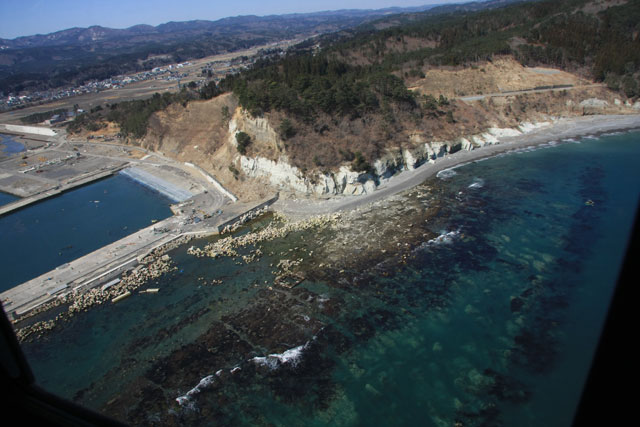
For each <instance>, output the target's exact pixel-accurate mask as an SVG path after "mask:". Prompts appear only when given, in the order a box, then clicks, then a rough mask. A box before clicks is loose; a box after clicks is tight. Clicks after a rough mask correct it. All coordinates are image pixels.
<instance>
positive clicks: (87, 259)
mask: <svg viewBox="0 0 640 427" xmlns="http://www.w3.org/2000/svg"><path fill="white" fill-rule="evenodd" d="M207 196H208V194H200V195H197V196H194V197H193V198H192V199H189V200H187V201H186V202H184V203H181V204H179V205H175V206H174V212H175V213H176V215H174V216H173V217H170V218H167V219H165V220H163V221H160V222H157V223H156V224H153V225H151V226H149V227H146V228H144V229H142V230H140V231H138V232H136V233H133V234H130V235H129V236H127V237H125V238H123V239H120V240H118V241H117V242H114V243H111V244H110V245H107V246H104V247H102V248H100V249H98V250H96V251H94V252H92V253H90V254H87V255H85V256H83V257H80V258H78V259H76V260H74V261H72V262H70V263H67V264H64V265H61V266H59V267H58V268H56V269H55V270H52V271H50V272H48V273H46V274H43V275H41V276H39V277H36V278H34V279H32V280H29V281H27V282H25V283H23V284H21V285H18V286H16V287H14V288H11V289H9V290H7V291H5V292H2V293H0V299H1V300H2V305H3V307H4V310H5V312H6V313H7V316H8V317H9V319H15V318H16V317H18V316H21V315H23V314H25V313H27V312H29V311H30V310H33V309H35V308H37V307H39V306H40V305H42V304H44V303H46V302H49V301H51V300H53V299H55V298H57V297H58V296H60V295H63V294H66V293H68V292H71V291H74V290H77V291H83V290H88V289H91V288H94V287H96V286H100V285H102V284H104V283H107V282H109V281H111V280H113V279H114V278H116V277H118V276H119V275H121V274H122V273H123V272H125V271H127V270H131V269H133V268H135V267H136V266H137V265H138V264H139V262H140V260H141V259H142V258H144V257H145V256H146V255H147V254H148V253H149V252H151V251H152V250H154V249H156V248H158V247H160V246H163V245H166V244H167V243H170V242H172V241H173V240H176V239H178V238H180V237H183V236H188V237H206V236H210V235H214V234H218V232H219V230H221V229H222V228H223V227H225V226H228V225H230V224H233V223H234V222H237V221H241V220H242V219H243V217H246V216H247V215H248V214H251V213H254V212H256V211H257V210H259V209H264V208H267V207H268V206H270V205H271V204H272V203H273V202H275V201H276V200H277V196H275V197H270V198H267V199H265V200H262V201H259V202H256V203H237V204H234V203H229V204H227V205H225V206H223V207H222V209H219V207H218V206H217V205H212V204H211V203H210V202H209V201H208V200H207ZM207 207H208V208H209V210H208V211H206V210H204V209H206V208H207ZM211 208H213V209H215V210H211ZM196 218H197V220H196Z"/></svg>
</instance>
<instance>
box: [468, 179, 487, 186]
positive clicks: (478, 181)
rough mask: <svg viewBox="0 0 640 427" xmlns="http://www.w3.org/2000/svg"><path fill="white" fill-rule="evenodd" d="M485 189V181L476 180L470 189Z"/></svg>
mask: <svg viewBox="0 0 640 427" xmlns="http://www.w3.org/2000/svg"><path fill="white" fill-rule="evenodd" d="M482 187H484V179H482V178H474V179H473V182H472V183H471V184H470V185H469V188H482Z"/></svg>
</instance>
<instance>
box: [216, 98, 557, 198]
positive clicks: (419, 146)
mask: <svg viewBox="0 0 640 427" xmlns="http://www.w3.org/2000/svg"><path fill="white" fill-rule="evenodd" d="M547 124H548V123H546V122H543V123H528V122H525V123H521V124H520V126H519V127H518V128H515V129H512V128H506V129H503V128H489V129H488V130H487V131H486V132H484V133H482V134H478V135H470V136H466V137H461V138H458V139H455V140H453V141H429V140H428V139H427V137H425V136H424V135H423V134H422V133H419V132H418V133H415V134H411V135H410V136H409V141H408V143H406V144H403V145H404V146H405V147H404V148H400V147H398V148H395V149H393V148H392V149H388V150H387V152H386V153H385V154H384V155H382V156H381V157H380V158H379V159H377V160H376V161H375V162H374V163H373V166H372V170H371V173H366V172H355V171H352V170H351V169H350V168H349V167H348V166H345V165H343V166H341V167H340V168H339V170H338V171H333V172H325V173H317V172H316V174H315V175H311V174H305V172H303V171H302V170H301V169H299V168H297V167H295V166H293V165H291V163H290V162H289V160H288V157H287V155H286V153H285V152H284V149H283V147H284V143H283V141H282V140H281V139H280V137H279V135H278V133H277V132H276V131H275V130H274V128H273V127H272V126H271V124H270V123H269V121H268V120H267V119H266V118H259V117H258V118H254V117H251V116H249V115H248V114H247V113H246V112H243V111H242V110H241V109H239V108H238V109H237V110H236V112H235V114H234V116H233V118H232V119H231V120H230V122H229V134H228V141H229V143H230V144H232V145H234V146H235V145H236V144H237V143H236V139H235V134H236V133H237V132H239V131H243V132H246V133H247V134H249V135H250V136H251V139H252V141H253V142H252V144H254V146H253V147H254V150H255V151H254V154H253V156H252V157H249V156H244V155H243V156H240V155H238V158H239V160H240V167H241V169H242V171H243V172H244V173H245V174H246V175H247V176H248V177H250V178H266V179H267V180H268V182H269V184H271V185H273V186H275V187H277V188H278V189H281V190H290V191H294V192H297V193H302V194H315V195H319V196H323V195H335V194H344V195H354V196H357V195H360V194H367V193H371V192H373V191H375V189H376V188H377V186H378V185H380V183H383V182H385V181H386V180H388V179H390V178H391V177H392V176H394V175H396V174H398V173H399V172H402V171H405V170H413V169H415V168H417V167H418V166H420V165H421V164H423V163H425V162H434V161H435V160H436V159H438V158H440V157H443V156H446V155H448V154H452V153H455V152H457V151H460V150H474V149H476V148H479V147H483V146H485V145H487V144H496V143H498V142H499V140H500V138H505V137H514V136H519V135H522V134H524V133H528V132H531V131H533V130H536V129H538V128H540V127H542V126H545V125H547ZM255 152H258V153H267V154H265V155H261V154H258V155H256V154H255ZM266 156H268V157H271V158H272V159H273V158H276V159H277V160H271V159H269V158H267V157H266Z"/></svg>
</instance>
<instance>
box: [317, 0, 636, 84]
mask: <svg viewBox="0 0 640 427" xmlns="http://www.w3.org/2000/svg"><path fill="white" fill-rule="evenodd" d="M587 3H589V2H588V1H587V0H564V1H555V0H553V1H551V0H547V1H539V2H527V3H522V4H516V5H511V6H508V7H504V8H499V9H493V10H488V11H481V12H475V13H450V14H446V15H439V16H429V15H427V14H425V16H424V17H423V18H419V17H414V19H413V20H412V21H406V22H405V23H404V24H402V25H399V26H393V27H391V28H387V29H384V30H381V31H374V30H372V28H374V27H375V26H376V25H377V26H383V25H385V24H387V23H388V22H393V20H394V19H395V18H393V17H391V18H386V19H385V20H381V21H377V22H374V23H372V24H369V25H368V26H367V27H366V28H364V29H362V30H361V31H360V32H359V33H356V34H355V35H354V36H353V37H351V38H349V39H348V40H342V41H338V42H334V43H332V45H331V46H330V47H328V52H331V53H333V54H334V55H335V56H336V57H344V56H348V55H349V54H354V53H355V54H357V55H362V56H363V57H364V58H365V59H366V60H367V61H368V62H369V63H371V64H377V65H379V66H380V67H381V68H382V69H383V70H384V71H385V72H393V71H398V70H403V69H404V70H407V69H413V70H418V69H420V68H421V67H423V66H425V65H434V66H441V65H453V66H456V65H468V64H472V63H474V62H478V61H485V60H491V59H492V58H493V56H494V55H502V54H512V55H514V56H515V57H516V58H517V59H518V60H519V61H520V62H522V63H523V64H524V65H540V64H546V65H552V66H555V67H561V68H564V69H577V68H582V69H584V68H585V67H586V68H588V69H589V70H590V71H591V74H592V76H593V77H594V78H595V79H596V80H600V81H604V80H607V82H608V83H610V87H612V88H613V89H618V88H619V89H622V90H624V91H625V92H626V94H627V95H628V96H637V95H640V92H638V91H637V90H635V91H634V88H635V87H636V86H637V81H638V79H637V76H638V74H637V73H638V71H639V70H640V37H639V36H638V34H639V33H640V2H637V1H630V2H628V3H626V4H623V5H620V6H615V7H610V8H608V9H605V10H604V11H601V12H599V13H595V14H588V13H584V12H582V11H580V9H581V8H582V7H583V6H585V5H586V4H587ZM410 39H413V40H416V39H418V40H424V41H431V42H432V44H433V45H435V46H434V47H419V48H413V49H410V48H408V47H407V45H408V43H407V40H410ZM398 46H400V48H398ZM418 74H419V72H414V75H418Z"/></svg>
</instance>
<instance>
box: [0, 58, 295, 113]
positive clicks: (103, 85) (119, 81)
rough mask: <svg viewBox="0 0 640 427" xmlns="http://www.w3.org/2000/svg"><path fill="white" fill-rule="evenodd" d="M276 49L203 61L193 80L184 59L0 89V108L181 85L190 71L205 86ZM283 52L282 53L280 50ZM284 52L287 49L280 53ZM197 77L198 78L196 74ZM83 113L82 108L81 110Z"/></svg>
mask: <svg viewBox="0 0 640 427" xmlns="http://www.w3.org/2000/svg"><path fill="white" fill-rule="evenodd" d="M265 53H267V54H273V52H264V51H261V52H259V53H258V54H257V55H254V56H252V57H247V56H239V57H236V58H233V59H231V60H229V61H211V62H207V63H205V64H202V65H201V66H200V68H199V70H198V71H199V73H198V74H197V76H199V77H200V78H199V79H197V78H196V79H195V80H194V78H195V77H194V76H193V74H191V73H188V72H185V68H186V67H189V66H192V65H194V64H193V63H192V62H188V61H187V62H182V63H178V64H170V65H166V66H163V67H155V68H153V69H151V70H148V71H142V72H139V73H135V74H127V75H118V76H114V77H111V78H109V79H105V80H101V81H91V82H88V83H86V84H84V85H82V86H72V87H66V88H58V89H52V90H44V91H34V92H30V93H22V94H8V95H7V94H3V93H1V92H0V111H8V110H12V109H16V108H24V107H26V106H30V105H34V104H44V103H47V102H52V101H57V100H61V99H65V98H70V97H74V96H78V95H84V94H88V93H98V92H101V91H105V90H109V89H120V88H123V87H125V86H127V85H130V84H132V83H137V82H143V81H148V80H163V81H169V82H170V81H175V82H178V85H180V83H181V81H182V80H183V79H186V78H187V77H189V76H190V74H191V79H190V82H189V83H191V82H194V84H195V85H196V87H199V86H202V85H203V84H204V83H206V82H207V81H208V80H215V81H219V80H220V79H221V78H223V77H224V76H225V75H227V74H232V73H236V72H238V71H240V70H241V69H245V68H247V67H248V66H249V65H250V64H252V63H253V62H255V59H256V57H263V56H264V55H265ZM279 53H280V52H279ZM281 53H282V54H283V53H284V52H281ZM197 76H196V77H197ZM80 112H82V111H80ZM63 120H64V118H63V117H52V120H51V123H56V122H59V121H63Z"/></svg>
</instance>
